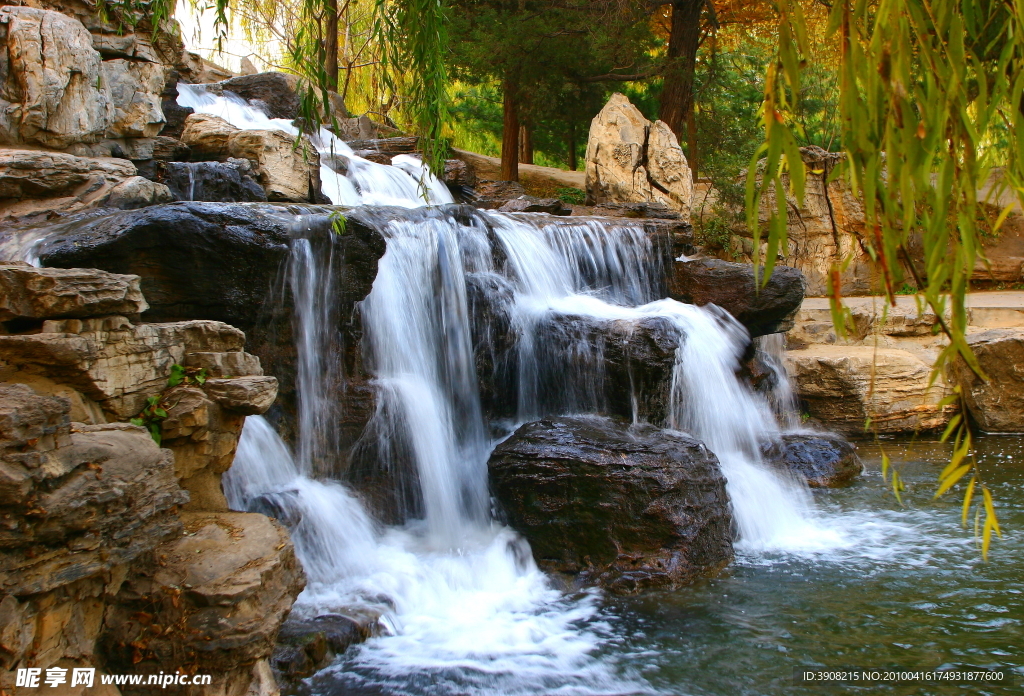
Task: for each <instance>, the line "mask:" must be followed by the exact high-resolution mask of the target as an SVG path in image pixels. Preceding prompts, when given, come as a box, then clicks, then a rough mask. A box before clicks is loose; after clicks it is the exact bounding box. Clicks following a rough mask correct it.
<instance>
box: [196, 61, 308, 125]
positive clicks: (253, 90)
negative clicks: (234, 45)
mask: <svg viewBox="0 0 1024 696" xmlns="http://www.w3.org/2000/svg"><path fill="white" fill-rule="evenodd" d="M297 82H298V78H296V77H295V76H294V75H286V74H284V73H279V72H265V73H258V74H256V75H242V76H241V77H232V78H231V79H230V80H224V81H223V82H216V83H213V84H211V85H207V86H206V89H207V90H209V91H210V92H214V93H216V94H220V93H222V92H224V91H228V92H234V93H235V94H237V95H238V96H240V97H241V98H242V99H245V100H246V101H248V102H252V101H254V100H258V101H259V102H260V106H262V107H263V109H264V112H265V113H266V114H267V116H270V117H271V118H286V119H289V120H291V119H294V118H297V117H298V115H299V96H298V94H297V93H296V91H295V86H296V84H297Z"/></svg>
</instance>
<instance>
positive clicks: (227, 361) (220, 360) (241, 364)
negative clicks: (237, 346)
mask: <svg viewBox="0 0 1024 696" xmlns="http://www.w3.org/2000/svg"><path fill="white" fill-rule="evenodd" d="M182 365H184V366H185V367H201V368H203V369H205V370H206V374H207V376H209V377H226V378H230V377H250V376H255V377H262V376H263V368H262V367H261V366H260V359H259V358H257V357H256V356H255V355H250V354H249V353H241V352H238V353H189V354H188V355H186V356H185V362H183V363H182Z"/></svg>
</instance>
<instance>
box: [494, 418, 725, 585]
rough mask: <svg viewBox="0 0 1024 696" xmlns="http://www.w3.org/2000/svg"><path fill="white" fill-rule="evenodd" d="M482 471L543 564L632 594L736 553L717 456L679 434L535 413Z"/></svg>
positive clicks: (682, 579) (683, 578)
mask: <svg viewBox="0 0 1024 696" xmlns="http://www.w3.org/2000/svg"><path fill="white" fill-rule="evenodd" d="M488 470H489V472H490V475H491V482H492V489H493V491H494V494H495V496H496V497H497V500H498V501H499V503H500V505H501V507H502V509H503V510H504V512H505V514H506V515H507V517H508V521H509V523H510V524H511V526H512V527H513V528H514V529H516V530H517V531H519V532H521V533H522V534H523V535H524V536H525V537H526V539H527V540H528V541H529V542H530V546H531V547H532V549H533V553H534V557H535V558H536V559H537V562H538V563H539V564H540V565H541V567H543V568H544V569H546V570H549V571H554V572H559V573H568V574H570V575H574V576H578V579H580V580H582V581H584V582H587V583H598V584H600V585H602V586H604V587H606V588H608V589H610V590H612V591H614V592H636V591H638V590H642V589H645V588H649V587H657V586H669V587H673V586H679V585H683V584H686V583H688V582H692V581H693V580H694V579H696V578H698V577H701V576H705V575H709V574H713V573H715V572H717V571H718V570H720V569H721V568H722V567H723V566H725V564H726V563H728V562H729V560H731V558H732V532H731V525H732V513H731V511H730V507H729V497H728V494H727V493H726V489H725V478H724V477H723V476H722V473H721V471H720V470H719V466H718V460H717V459H716V458H715V456H714V455H713V454H712V453H711V452H709V451H708V450H707V449H706V448H705V447H704V445H702V444H701V443H700V442H697V441H696V440H693V439H691V438H689V437H686V436H684V435H682V434H679V433H672V432H669V431H661V430H657V429H656V428H654V427H652V426H639V427H634V428H628V427H626V426H624V425H620V424H618V423H615V422H614V421H609V420H606V419H602V418H593V417H590V418H587V417H576V418H555V419H550V420H541V421H536V422H533V423H527V424H526V425H523V426H521V427H520V428H519V429H518V430H517V431H516V432H515V433H514V434H513V435H512V436H511V437H510V438H509V439H507V440H506V441H505V442H503V443H501V444H500V445H498V446H497V447H496V448H495V450H494V453H493V454H492V455H491V459H490V461H489V462H488Z"/></svg>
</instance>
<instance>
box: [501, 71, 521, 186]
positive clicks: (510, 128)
mask: <svg viewBox="0 0 1024 696" xmlns="http://www.w3.org/2000/svg"><path fill="white" fill-rule="evenodd" d="M502 89H503V91H504V100H503V109H504V112H505V117H504V121H503V123H502V129H501V180H502V181H519V102H518V99H517V95H516V89H515V86H514V85H513V84H512V82H511V81H510V80H508V79H506V80H505V82H504V84H503V85H502Z"/></svg>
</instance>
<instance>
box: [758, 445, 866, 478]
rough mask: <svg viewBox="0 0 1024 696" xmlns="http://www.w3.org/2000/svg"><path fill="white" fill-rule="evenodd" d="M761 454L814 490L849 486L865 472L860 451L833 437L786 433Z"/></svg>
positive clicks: (765, 447) (763, 449) (765, 446)
mask: <svg viewBox="0 0 1024 696" xmlns="http://www.w3.org/2000/svg"><path fill="white" fill-rule="evenodd" d="M761 451H762V454H763V455H764V458H765V461H767V462H768V463H769V464H772V465H773V466H777V467H779V468H781V469H785V470H787V471H790V472H792V473H793V474H795V475H796V476H798V477H800V478H802V479H804V480H805V481H807V485H809V486H810V487H811V488H838V487H840V486H845V485H847V484H849V483H851V482H852V481H853V480H854V479H855V478H857V477H858V476H860V475H861V473H862V472H863V471H864V465H863V464H862V463H861V461H860V457H858V456H857V448H856V447H855V446H854V445H853V444H851V443H849V442H847V440H846V439H845V438H844V437H842V436H841V435H834V434H831V433H786V434H785V435H782V437H781V438H779V440H777V441H773V442H769V443H765V445H764V446H763V447H762V448H761Z"/></svg>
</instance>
